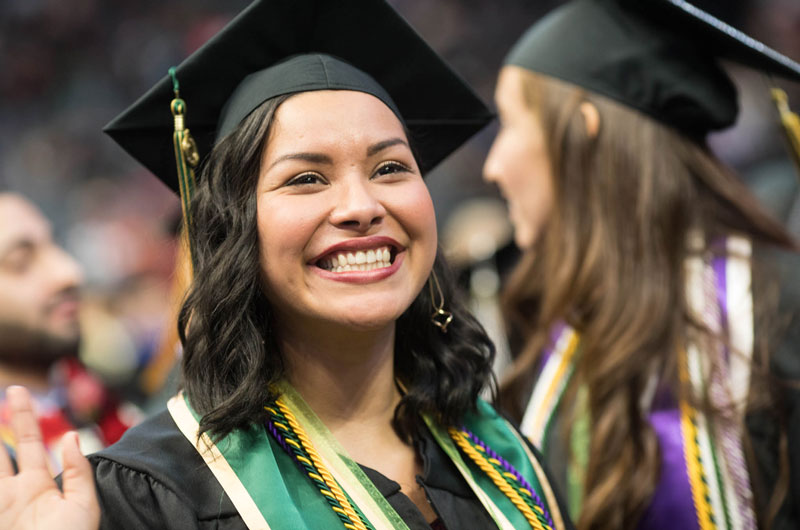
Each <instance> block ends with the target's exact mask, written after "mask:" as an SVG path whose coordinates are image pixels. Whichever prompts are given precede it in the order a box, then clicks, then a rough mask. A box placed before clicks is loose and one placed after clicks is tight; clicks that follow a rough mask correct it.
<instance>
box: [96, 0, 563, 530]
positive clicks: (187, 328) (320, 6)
mask: <svg viewBox="0 0 800 530" xmlns="http://www.w3.org/2000/svg"><path fill="white" fill-rule="evenodd" d="M298 36H303V38H302V39H301V38H298ZM410 58H411V59H413V63H414V68H413V69H410V70H409V69H406V68H403V69H402V70H400V69H399V65H404V64H407V63H408V61H409V59H410ZM423 86H424V87H425V89H424V90H423V89H421V88H420V87H423ZM179 91H180V92H181V93H185V94H186V96H187V98H186V101H185V102H184V101H183V100H182V99H180V98H179V97H178V94H179ZM173 93H174V94H173ZM170 100H172V104H171V109H172V110H173V113H174V114H175V120H174V122H173V120H172V119H171V118H172V117H171V116H169V115H168V114H167V112H166V109H167V106H168V104H169V102H170ZM187 107H188V108H189V110H187ZM490 117H491V116H490V113H489V112H488V110H487V109H486V107H485V106H484V105H483V104H482V103H481V102H480V100H478V99H477V98H476V97H475V95H474V94H473V93H472V91H471V90H470V89H469V87H467V86H466V85H464V83H463V82H462V81H461V80H460V79H459V78H458V76H456V75H455V74H454V73H453V72H452V71H451V70H450V69H449V68H448V67H447V66H446V65H445V64H444V63H443V62H442V61H441V59H440V58H439V57H438V56H437V55H436V54H435V53H434V52H433V51H432V50H431V49H430V48H429V47H428V46H427V45H426V44H425V43H424V42H423V41H422V40H421V39H420V38H419V37H418V36H417V35H416V33H415V32H414V31H413V30H412V29H411V28H410V27H408V25H407V24H406V23H405V22H404V21H403V20H402V19H401V18H400V17H399V16H398V15H397V14H396V13H395V12H394V11H393V10H392V9H391V8H390V7H389V6H388V4H386V3H385V2H384V1H380V0H371V1H363V0H358V1H356V0H348V1H339V2H327V1H321V0H320V1H314V0H304V1H294V2H285V1H279V0H261V1H257V2H255V3H254V4H253V5H251V6H250V7H249V8H248V9H247V10H246V11H245V12H243V13H242V14H241V15H240V16H239V17H238V18H237V19H235V20H234V21H233V22H232V23H231V24H230V25H229V26H228V27H226V28H225V29H224V30H223V31H222V32H221V33H220V34H219V35H218V36H216V37H214V38H213V39H212V40H211V41H209V42H208V43H207V44H206V45H205V46H204V47H203V48H201V49H200V50H199V51H198V52H197V53H196V54H195V55H193V56H192V57H190V58H188V59H187V60H186V61H185V62H184V63H183V64H181V65H180V66H179V67H177V69H175V70H174V71H173V75H172V79H170V78H165V79H164V80H163V81H162V82H161V83H160V84H159V85H157V86H156V87H155V88H154V89H153V90H151V91H150V92H149V93H148V94H146V95H145V96H144V97H143V98H141V99H140V100H139V101H137V102H136V103H135V104H134V105H133V106H132V107H131V108H129V109H128V110H126V111H125V112H124V113H123V114H122V115H120V116H119V117H118V118H117V119H115V120H114V121H113V122H112V123H111V124H110V125H109V126H108V127H107V129H106V130H107V132H109V134H110V135H111V136H112V137H113V138H114V139H115V140H117V141H118V142H119V143H120V144H121V145H122V146H123V147H124V148H125V149H126V150H127V151H128V152H129V153H130V154H132V155H133V156H134V157H135V158H137V159H138V160H139V161H140V162H142V163H143V164H144V165H145V166H147V167H148V168H149V169H151V170H152V171H153V172H154V173H155V174H156V175H157V176H158V177H159V178H161V179H162V180H164V181H165V182H166V183H167V184H168V185H170V186H172V187H173V189H176V190H177V189H178V188H180V190H181V193H182V197H183V202H184V204H185V205H187V209H186V211H185V217H184V219H185V220H186V228H187V232H188V235H189V242H190V246H191V251H192V257H193V262H194V281H193V283H192V287H191V288H190V290H189V293H188V294H187V297H186V300H185V302H184V305H183V308H182V311H181V315H180V318H179V333H180V336H181V341H182V344H183V348H184V356H183V392H182V393H180V394H179V395H178V396H176V397H174V398H173V399H172V400H170V403H169V406H168V409H169V410H168V412H164V413H162V414H161V415H158V416H156V417H154V418H152V419H151V420H149V421H147V422H145V423H144V424H143V425H142V426H141V427H139V428H137V429H132V430H131V431H129V433H128V434H127V435H126V436H125V438H124V439H123V440H122V441H121V442H120V443H119V444H117V445H116V446H114V447H112V448H110V449H109V450H107V451H104V452H101V453H98V454H96V455H93V456H92V457H90V461H91V463H92V466H93V468H94V471H95V476H96V479H97V486H98V493H99V499H100V506H101V513H102V515H101V526H102V527H103V528H109V529H110V528H114V529H121V528H122V529H124V528H180V529H186V528H207V527H213V528H224V529H228V528H244V527H248V528H262V529H263V528H270V527H272V528H292V529H295V528H315V529H316V528H337V527H344V528H350V529H353V528H358V529H368V528H369V529H377V528H381V529H383V528H398V529H404V528H414V529H419V528H425V529H427V528H431V527H434V528H451V529H453V528H503V529H512V528H524V527H532V528H542V529H544V528H564V527H565V525H566V527H568V525H569V523H568V522H566V523H565V521H564V517H563V516H562V515H561V514H562V508H561V506H560V505H559V502H558V500H557V498H556V497H555V496H554V494H553V490H552V488H551V487H550V485H549V481H548V478H547V475H545V474H544V472H543V470H542V466H541V465H540V463H539V460H538V457H537V456H536V452H535V451H534V450H533V449H532V448H531V447H530V446H529V445H528V444H527V442H525V441H523V438H522V437H521V436H520V435H519V434H518V432H517V431H516V429H515V428H514V427H513V426H512V425H511V424H509V423H508V422H507V421H506V420H505V419H504V418H502V417H501V416H499V415H498V414H497V413H496V412H495V411H494V410H493V409H492V408H491V407H490V406H489V405H488V404H486V403H485V402H483V401H481V400H480V399H479V397H478V395H479V392H480V391H481V390H482V389H484V388H486V387H488V386H491V361H492V357H493V355H494V350H493V347H492V345H491V343H490V342H489V340H488V338H487V336H486V334H485V333H484V331H483V329H482V328H481V327H480V325H479V324H478V323H477V322H476V321H475V319H474V318H473V317H472V316H471V315H469V313H468V312H466V311H465V310H464V308H463V307H462V305H461V304H460V303H459V301H458V299H457V297H456V296H455V292H454V289H453V286H452V283H451V281H450V279H449V276H448V274H447V271H446V268H445V266H444V264H443V263H442V261H441V259H440V258H439V257H438V256H437V236H436V225H435V218H434V212H433V204H432V201H431V198H430V195H429V193H428V190H427V187H426V185H425V182H424V180H423V172H424V171H425V170H427V169H430V168H431V167H433V166H435V165H436V164H437V163H439V162H440V161H441V160H442V159H443V158H445V157H446V156H447V155H448V154H449V153H451V152H452V151H454V150H455V149H456V148H458V147H459V146H460V145H461V144H462V143H463V142H464V141H466V140H467V139H468V138H469V137H470V136H471V135H472V134H474V133H475V132H477V131H478V130H479V129H480V128H481V127H482V126H483V125H485V124H486V123H487V122H488V120H489V119H490ZM173 126H174V129H175V133H174V143H173V142H171V141H170V136H171V131H172V129H173ZM186 127H188V128H190V129H191V130H192V134H193V135H194V137H195V139H196V140H197V147H198V149H199V152H200V155H201V156H197V154H196V153H193V152H192V149H191V147H192V145H193V142H192V141H191V140H190V139H189V135H188V131H187V130H186ZM412 145H413V149H412ZM176 155H177V156H176ZM195 159H197V160H200V163H199V165H198V166H197V170H198V177H199V178H198V181H197V183H196V185H195V183H194V182H193V177H192V172H191V171H190V168H191V167H192V164H193V163H194V162H193V161H194V160H195ZM176 169H178V171H177V174H178V176H179V179H178V181H179V182H180V185H179V184H178V181H176V180H175V175H176ZM193 190H194V191H193Z"/></svg>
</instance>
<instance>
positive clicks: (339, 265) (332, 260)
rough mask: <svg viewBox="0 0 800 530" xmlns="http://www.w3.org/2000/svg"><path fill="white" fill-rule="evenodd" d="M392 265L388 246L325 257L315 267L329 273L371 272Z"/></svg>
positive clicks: (336, 253) (342, 252)
mask: <svg viewBox="0 0 800 530" xmlns="http://www.w3.org/2000/svg"><path fill="white" fill-rule="evenodd" d="M391 265H392V252H391V248H390V247H389V246H382V247H378V248H374V249H366V250H356V251H341V252H335V253H333V254H330V255H328V256H325V257H324V258H322V259H321V260H319V262H317V266H318V267H320V268H321V269H325V270H327V271H330V272H351V271H371V270H375V269H384V268H386V267H390V266H391Z"/></svg>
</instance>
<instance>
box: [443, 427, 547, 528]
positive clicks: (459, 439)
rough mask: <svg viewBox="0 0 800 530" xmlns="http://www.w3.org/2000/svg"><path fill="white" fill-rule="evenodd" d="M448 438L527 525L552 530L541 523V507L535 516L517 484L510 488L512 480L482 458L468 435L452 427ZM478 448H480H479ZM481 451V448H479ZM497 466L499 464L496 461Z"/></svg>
mask: <svg viewBox="0 0 800 530" xmlns="http://www.w3.org/2000/svg"><path fill="white" fill-rule="evenodd" d="M447 432H448V434H450V437H451V438H452V439H453V441H454V442H455V443H456V445H458V447H459V448H460V449H461V450H462V451H463V452H464V454H466V455H467V456H468V457H470V458H471V459H472V461H473V462H475V465H477V466H478V468H479V469H480V470H481V471H483V472H484V473H486V475H487V476H488V477H489V478H490V479H492V482H494V484H495V486H497V488H498V489H499V490H500V491H501V492H502V493H503V494H504V495H505V496H506V497H508V499H509V500H510V501H511V502H512V503H513V504H514V506H516V507H517V509H518V510H519V511H520V513H522V515H523V516H524V517H525V519H526V520H527V521H528V524H530V525H531V528H534V529H535V530H552V527H551V526H549V525H547V523H546V522H543V521H542V519H543V515H544V513H543V512H544V511H543V510H542V508H541V507H538V506H537V508H539V510H537V512H538V511H540V510H541V512H542V513H541V515H539V516H537V513H536V512H534V510H533V509H532V508H531V507H530V505H529V504H528V503H527V502H525V500H524V499H523V496H522V495H521V494H520V491H518V489H519V485H518V483H517V488H515V487H514V486H512V480H510V479H509V478H508V476H504V475H503V474H501V472H500V471H498V470H497V469H496V468H495V467H494V466H493V465H492V463H490V462H489V461H488V460H487V459H486V458H485V457H484V456H483V452H482V451H480V450H478V449H476V448H475V447H473V445H472V444H471V443H470V442H469V438H470V436H469V434H468V433H466V432H464V431H459V430H458V429H456V428H454V427H450V428H449V429H448V430H447ZM479 447H480V446H479ZM481 449H482V448H481ZM498 464H500V462H499V461H498ZM509 475H510V476H512V477H514V474H513V473H509ZM514 482H516V478H514Z"/></svg>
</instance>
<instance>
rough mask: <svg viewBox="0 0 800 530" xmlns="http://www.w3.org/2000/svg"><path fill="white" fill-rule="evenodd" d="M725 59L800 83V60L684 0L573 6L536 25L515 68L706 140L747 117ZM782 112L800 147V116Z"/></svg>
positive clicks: (578, 2)
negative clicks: (740, 108)
mask: <svg viewBox="0 0 800 530" xmlns="http://www.w3.org/2000/svg"><path fill="white" fill-rule="evenodd" d="M720 58H724V59H729V60H732V61H735V62H738V63H740V64H743V65H746V66H749V67H751V68H754V69H756V70H759V71H762V72H765V73H767V74H771V75H776V76H780V77H784V78H786V79H790V80H793V81H800V64H798V63H796V62H794V61H792V60H791V59H789V58H787V57H785V56H783V55H781V54H780V53H778V52H776V51H775V50H772V49H770V48H768V47H767V46H765V45H764V44H762V43H760V42H758V41H756V40H755V39H753V38H751V37H749V36H747V35H746V34H744V33H742V32H741V31H739V30H737V29H735V28H733V27H732V26H730V25H728V24H726V23H725V22H723V21H721V20H719V19H717V18H715V17H713V16H712V15H710V14H709V13H706V12H704V11H703V10H701V9H699V8H698V7H696V6H694V5H693V4H690V3H689V2H686V1H684V0H575V1H572V2H569V3H567V4H565V5H563V6H561V7H560V8H558V9H556V10H554V11H553V12H551V13H550V14H548V15H547V16H546V17H544V18H543V19H542V20H540V21H539V22H537V23H536V24H534V25H533V26H532V27H531V28H530V29H529V30H528V32H527V33H526V34H525V35H524V36H523V37H522V39H521V40H520V41H519V42H518V44H517V45H516V46H515V47H514V49H512V51H511V52H510V53H509V55H508V57H507V58H506V64H509V65H515V66H521V67H523V68H526V69H528V70H531V71H533V72H537V73H541V74H545V75H548V76H551V77H555V78H558V79H561V80H563V81H567V82H569V83H573V84H575V85H578V86H581V87H584V88H586V89H589V90H591V91H593V92H596V93H599V94H602V95H604V96H607V97H609V98H612V99H614V100H617V101H619V102H621V103H623V104H625V105H627V106H629V107H633V108H634V109H638V110H639V111H641V112H643V113H645V114H648V115H649V116H652V117H654V118H656V119H657V120H659V121H661V122H663V123H666V124H668V125H671V126H673V127H675V128H677V129H679V130H680V131H682V132H684V133H686V134H688V135H689V136H692V137H698V138H702V137H704V136H705V135H706V134H707V133H708V132H710V131H713V130H718V129H723V128H726V127H729V126H730V125H732V124H733V123H734V122H735V121H736V116H737V114H738V103H737V95H736V88H735V86H734V85H733V82H732V81H731V79H730V77H729V76H728V74H727V73H726V72H725V71H724V70H723V69H722V67H721V66H720V64H719V62H718V59H720ZM774 95H775V96H776V97H779V94H778V93H775V94H774ZM787 113H788V114H787ZM792 116H793V118H792ZM782 118H783V121H784V124H785V125H786V126H787V130H791V129H794V130H793V131H792V133H793V134H794V135H795V136H794V140H793V142H795V143H796V146H795V147H796V149H797V152H800V121H797V116H796V115H792V114H791V113H790V112H789V111H788V107H787V106H786V105H784V112H783V113H782ZM791 122H794V126H792V125H791Z"/></svg>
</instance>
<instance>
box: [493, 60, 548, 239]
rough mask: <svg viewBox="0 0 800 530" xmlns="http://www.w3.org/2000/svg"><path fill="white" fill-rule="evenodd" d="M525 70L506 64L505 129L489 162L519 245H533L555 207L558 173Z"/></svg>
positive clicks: (502, 81)
mask: <svg viewBox="0 0 800 530" xmlns="http://www.w3.org/2000/svg"><path fill="white" fill-rule="evenodd" d="M523 72H524V70H523V69H521V68H519V67H516V66H505V67H503V69H502V70H501V71H500V77H499V79H498V81H497V90H496V92H495V100H496V102H497V108H498V111H499V115H500V131H499V133H498V134H497V138H495V141H494V144H492V148H491V150H490V151H489V156H488V158H487V159H486V163H485V164H484V166H483V175H484V179H485V180H487V181H489V182H494V183H496V184H497V185H498V186H499V188H500V192H501V193H502V194H503V196H504V197H505V198H506V200H507V201H508V209H509V215H510V216H511V222H512V223H513V224H514V229H515V230H514V239H515V241H516V243H517V246H518V247H520V248H522V249H526V248H530V247H531V246H532V245H533V244H534V243H535V242H536V240H537V239H538V238H539V235H540V234H541V231H542V228H543V227H544V225H545V224H546V223H547V220H548V219H549V218H550V214H551V211H552V209H553V202H554V195H553V174H552V170H551V167H550V159H549V156H548V153H547V143H546V138H545V134H544V130H543V128H542V124H541V120H540V119H539V117H538V115H537V114H536V113H535V112H534V111H532V110H531V109H530V108H529V107H528V105H527V104H526V102H525V98H524V93H523Z"/></svg>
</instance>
